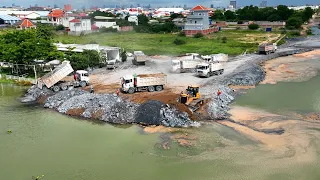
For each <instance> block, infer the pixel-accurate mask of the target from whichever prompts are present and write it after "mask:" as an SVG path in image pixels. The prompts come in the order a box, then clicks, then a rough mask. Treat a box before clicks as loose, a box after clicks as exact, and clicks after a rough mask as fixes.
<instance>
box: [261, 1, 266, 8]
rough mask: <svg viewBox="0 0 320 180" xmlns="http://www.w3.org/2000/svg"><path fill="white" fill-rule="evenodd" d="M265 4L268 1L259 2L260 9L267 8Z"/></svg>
mask: <svg viewBox="0 0 320 180" xmlns="http://www.w3.org/2000/svg"><path fill="white" fill-rule="evenodd" d="M267 3H268V1H261V3H260V7H262V8H265V7H267Z"/></svg>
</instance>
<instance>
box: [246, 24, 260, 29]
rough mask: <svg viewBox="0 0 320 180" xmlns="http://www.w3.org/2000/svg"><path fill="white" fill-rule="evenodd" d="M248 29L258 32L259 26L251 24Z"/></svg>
mask: <svg viewBox="0 0 320 180" xmlns="http://www.w3.org/2000/svg"><path fill="white" fill-rule="evenodd" d="M248 28H249V29H251V30H257V29H259V25H258V24H249V25H248Z"/></svg>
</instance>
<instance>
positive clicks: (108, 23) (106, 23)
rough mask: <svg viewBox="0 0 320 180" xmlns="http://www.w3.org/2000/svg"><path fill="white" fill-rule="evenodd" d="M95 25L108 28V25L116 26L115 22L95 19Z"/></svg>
mask: <svg viewBox="0 0 320 180" xmlns="http://www.w3.org/2000/svg"><path fill="white" fill-rule="evenodd" d="M95 25H96V26H97V27H99V28H102V27H106V28H109V27H113V26H116V25H117V23H116V22H104V21H96V22H95Z"/></svg>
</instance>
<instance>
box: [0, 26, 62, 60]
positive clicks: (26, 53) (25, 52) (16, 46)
mask: <svg viewBox="0 0 320 180" xmlns="http://www.w3.org/2000/svg"><path fill="white" fill-rule="evenodd" d="M52 36H53V34H52V27H50V26H42V25H41V24H39V25H38V28H37V29H28V30H12V31H8V32H7V33H4V34H2V35H0V59H2V60H4V61H7V62H12V63H20V64H31V63H33V60H35V59H44V60H52V59H56V58H59V57H61V56H62V53H60V52H58V51H57V48H56V46H54V45H53V44H52V42H53V40H52Z"/></svg>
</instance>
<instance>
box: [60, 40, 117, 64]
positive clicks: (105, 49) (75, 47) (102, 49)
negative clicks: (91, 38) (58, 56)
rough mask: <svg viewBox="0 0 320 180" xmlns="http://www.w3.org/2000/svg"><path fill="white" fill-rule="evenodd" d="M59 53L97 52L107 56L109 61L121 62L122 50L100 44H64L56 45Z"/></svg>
mask: <svg viewBox="0 0 320 180" xmlns="http://www.w3.org/2000/svg"><path fill="white" fill-rule="evenodd" d="M54 45H56V46H57V49H58V51H63V52H66V51H70V50H71V51H72V52H79V53H81V52H83V50H95V51H98V52H99V53H103V54H105V55H106V61H107V60H117V61H120V60H121V59H120V48H119V47H110V46H100V45H99V44H62V43H55V44H54Z"/></svg>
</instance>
